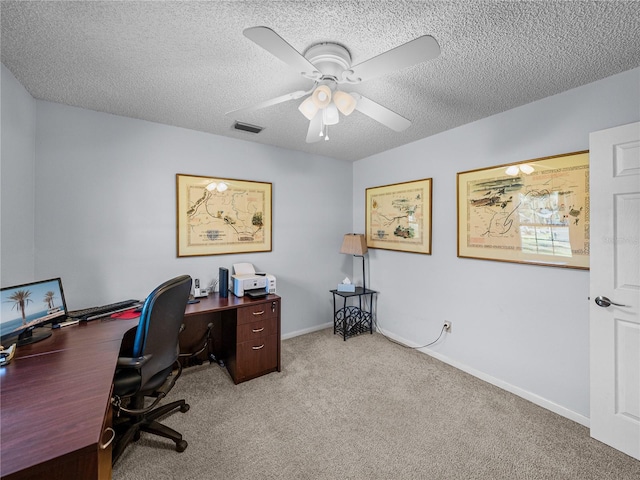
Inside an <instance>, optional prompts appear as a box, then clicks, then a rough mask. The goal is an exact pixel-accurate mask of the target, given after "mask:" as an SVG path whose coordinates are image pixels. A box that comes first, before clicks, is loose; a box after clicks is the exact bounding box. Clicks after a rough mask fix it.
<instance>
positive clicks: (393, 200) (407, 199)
mask: <svg viewBox="0 0 640 480" xmlns="http://www.w3.org/2000/svg"><path fill="white" fill-rule="evenodd" d="M431 185H432V179H431V178H426V179H423V180H415V181H412V182H406V183H395V184H393V185H384V186H381V187H372V188H367V190H366V203H365V205H366V227H365V230H366V238H367V247H369V248H381V249H386V250H398V251H401V252H411V253H424V254H427V255H430V254H431Z"/></svg>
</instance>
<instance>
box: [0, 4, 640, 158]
mask: <svg viewBox="0 0 640 480" xmlns="http://www.w3.org/2000/svg"><path fill="white" fill-rule="evenodd" d="M0 13H1V17H2V43H1V48H2V63H4V65H5V66H6V67H7V68H8V69H9V70H10V71H11V72H12V73H13V74H14V75H15V77H16V78H17V79H18V81H19V82H20V83H21V84H22V85H23V86H24V87H25V88H26V89H27V90H28V91H29V93H30V94H31V95H32V96H33V97H35V98H37V99H43V100H48V101H52V102H58V103H63V104H67V105H74V106H78V107H82V108H87V109H91V110H97V111H101V112H108V113H113V114H116V115H123V116H127V117H133V118H139V119H144V120H149V121H153V122H159V123H163V124H169V125H175V126H180V127H184V128H189V129H193V130H199V131H203V132H211V133H215V134H218V135H225V136H229V137H235V138H240V139H244V140H249V141H255V142H260V143H265V144H270V145H277V146H280V147H283V148H288V149H293V150H299V151H304V152H310V153H316V154H321V155H326V156H329V157H334V158H338V159H343V160H349V161H353V160H357V159H360V158H363V157H367V156H370V155H373V154H375V153H378V152H381V151H385V150H388V149H390V148H393V147H397V146H399V145H403V144H406V143H409V142H413V141H416V140H419V139H421V138H424V137H428V136H430V135H434V134H436V133H438V132H442V131H445V130H448V129H451V128H454V127H457V126H460V125H463V124H466V123H469V122H472V121H475V120H478V119H481V118H484V117H487V116H490V115H493V114H496V113H499V112H502V111H505V110H508V109H511V108H514V107H517V106H519V105H523V104H526V103H529V102H532V101H535V100H538V99H541V98H544V97H547V96H550V95H554V94H557V93H560V92H562V91H565V90H568V89H571V88H575V87H577V86H580V85H584V84H586V83H590V82H593V81H596V80H598V79H601V78H604V77H607V76H610V75H613V74H616V73H619V72H622V71H625V70H629V69H632V68H635V67H638V66H640V3H638V2H632V1H595V2H592V1H532V2H519V1H456V2H453V1H448V2H445V1H398V0H395V1H358V0H339V1H334V0H325V1H264V0H257V1H204V2H195V1H189V2H186V1H185V2H155V1H145V2H137V1H127V2H116V1H106V2H103V1H81V2H66V1H62V2H44V1H18V2H13V1H4V0H3V1H2V3H1V12H0ZM258 25H264V26H268V27H270V28H271V29H273V30H274V31H276V32H277V33H278V34H279V35H280V36H281V37H282V38H284V39H285V40H286V41H287V42H288V43H289V44H291V45H292V46H293V47H294V48H295V49H296V50H298V51H299V52H304V51H305V50H306V49H307V48H308V47H309V46H311V45H313V44H315V43H319V42H337V43H340V44H342V45H344V46H346V47H347V48H348V50H349V51H350V53H351V57H352V60H353V62H352V63H353V64H358V63H360V62H363V61H364V60H367V59H369V58H371V57H374V56H376V55H378V54H380V53H382V52H385V51H387V50H389V49H391V48H394V47H396V46H398V45H401V44H404V43H406V42H408V41H410V40H412V39H414V38H416V37H419V36H421V35H432V36H433V37H435V38H436V39H437V41H438V43H439V44H440V47H441V54H440V56H439V57H438V58H436V59H435V60H432V61H429V62H427V63H423V64H419V65H416V66H413V67H409V68H406V69H404V70H402V71H399V72H394V73H391V74H388V75H385V76H382V77H378V78H375V79H371V80H368V81H366V82H363V83H361V84H359V85H355V86H353V87H352V88H350V91H354V92H358V93H360V94H362V95H364V96H366V97H368V98H370V99H372V100H375V101H376V102H378V103H380V104H382V105H384V106H385V107H387V108H389V109H391V110H393V111H395V112H397V113H399V114H400V115H402V116H404V117H406V118H408V119H409V120H411V121H412V125H411V127H409V128H408V129H407V130H405V131H403V132H401V133H397V132H395V131H393V130H390V129H388V128H386V127H384V126H382V125H380V124H378V123H377V122H375V121H373V120H371V119H370V118H369V117H366V116H364V115H363V114H362V113H360V112H357V111H356V112H354V113H353V114H352V115H351V116H349V117H346V118H345V117H342V118H341V120H340V123H339V124H338V125H336V126H333V127H331V129H330V133H331V135H330V137H331V139H330V140H329V141H326V142H325V141H321V142H317V143H314V144H307V143H306V142H305V139H306V134H307V126H308V122H307V120H306V119H305V118H304V117H303V116H302V115H301V114H300V112H299V111H298V109H297V107H298V104H299V103H300V101H301V100H293V101H290V102H286V103H282V104H279V105H276V106H273V107H269V108H266V109H262V110H258V111H255V112H252V113H247V114H243V115H242V116H240V117H238V118H234V116H227V115H225V112H228V111H231V110H235V109H238V108H241V107H246V106H251V105H254V104H257V103H259V102H262V101H265V100H268V99H271V98H274V97H278V96H280V95H284V94H287V93H290V92H293V91H296V90H307V89H309V88H310V87H311V86H312V85H313V83H312V82H311V80H307V79H305V78H303V77H302V76H301V75H300V74H299V73H298V72H296V71H294V70H293V69H292V68H290V67H289V66H287V65H286V64H285V63H283V62H282V61H280V60H278V59H277V58H276V57H274V56H272V55H271V54H270V53H268V52H267V51H266V50H263V49H262V48H260V47H259V46H257V45H256V44H255V43H253V42H251V41H250V40H249V39H247V38H246V37H245V36H244V35H243V34H242V31H243V30H244V29H245V28H248V27H252V26H258ZM235 120H240V121H243V122H246V123H250V124H254V125H260V126H263V127H265V128H264V131H263V132H262V133H260V134H257V135H256V134H251V133H246V132H239V131H236V130H234V129H233V123H234V121H235Z"/></svg>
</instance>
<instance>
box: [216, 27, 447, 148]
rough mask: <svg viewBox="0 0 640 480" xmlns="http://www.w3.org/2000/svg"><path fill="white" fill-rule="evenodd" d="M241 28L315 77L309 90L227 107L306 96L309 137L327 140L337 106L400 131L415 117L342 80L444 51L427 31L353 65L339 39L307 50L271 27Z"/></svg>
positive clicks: (303, 108) (374, 74)
mask: <svg viewBox="0 0 640 480" xmlns="http://www.w3.org/2000/svg"><path fill="white" fill-rule="evenodd" d="M242 33H243V34H244V36H245V37H247V38H248V39H249V40H251V41H253V42H254V43H256V44H257V45H258V46H260V47H262V48H264V49H265V50H266V51H268V52H269V53H271V54H272V55H274V56H275V57H277V58H279V59H280V60H282V61H283V62H284V63H286V64H287V65H289V66H290V67H292V68H294V69H295V70H296V71H298V72H300V73H301V74H302V76H303V77H305V78H308V79H310V80H313V82H314V83H313V86H312V87H311V88H310V89H309V90H298V91H296V92H292V93H288V94H286V95H282V96H280V97H276V98H272V99H271V100H266V101H264V102H261V103H258V104H256V105H253V106H251V107H245V108H241V109H238V110H233V111H231V112H227V115H231V114H233V115H239V114H243V113H248V112H253V111H255V110H259V109H261V108H266V107H270V106H273V105H277V104H278V103H283V102H287V101H290V100H296V99H299V98H302V97H304V96H307V98H305V99H304V100H303V101H302V103H301V104H300V106H299V107H298V109H299V110H300V112H301V113H302V114H303V115H304V116H305V117H306V118H307V119H309V130H308V132H307V143H314V142H317V141H319V140H321V139H322V138H324V139H325V140H328V139H329V136H328V129H327V127H328V126H329V125H335V124H336V123H338V121H339V117H340V115H339V113H338V112H340V113H342V114H343V115H345V116H348V115H350V114H351V113H352V112H353V111H354V110H358V111H359V112H361V113H363V114H365V115H367V116H369V117H370V118H372V119H373V120H375V121H377V122H379V123H381V124H382V125H384V126H386V127H388V128H390V129H392V130H395V131H396V132H401V131H403V130H405V129H407V128H409V126H410V125H411V122H410V121H409V120H407V119H406V118H404V117H402V116H401V115H398V114H397V113H395V112H393V111H391V110H389V109H388V108H386V107H383V106H382V105H380V104H379V103H376V102H374V101H373V100H371V99H369V98H367V97H363V96H362V95H360V94H359V93H356V92H346V91H344V90H341V89H340V88H341V86H342V85H356V84H358V83H360V82H363V81H365V80H369V79H371V78H374V77H378V76H381V75H384V74H387V73H390V72H392V71H394V70H399V69H402V68H406V67H410V66H412V65H416V64H418V63H421V62H426V61H427V60H432V59H434V58H436V57H437V56H438V55H440V46H439V45H438V42H437V41H436V40H435V38H433V37H432V36H429V35H424V36H421V37H418V38H416V39H414V40H411V41H410V42H407V43H405V44H403V45H400V46H398V47H396V48H393V49H391V50H388V51H386V52H384V53H381V54H380V55H378V56H376V57H373V58H370V59H369V60H365V61H364V62H362V63H359V64H358V65H351V55H350V54H349V51H348V50H347V49H346V48H345V47H343V46H342V45H340V44H337V43H319V44H316V45H312V46H311V47H310V48H308V49H307V51H306V52H305V53H304V55H302V54H301V53H299V52H298V51H297V50H296V49H294V48H293V47H292V46H291V45H289V44H288V43H287V42H286V41H285V40H284V39H283V38H282V37H280V36H279V35H278V34H277V33H276V32H274V31H273V30H271V29H270V28H268V27H251V28H247V29H246V30H244V31H243V32H242Z"/></svg>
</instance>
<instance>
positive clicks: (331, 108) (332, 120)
mask: <svg viewBox="0 0 640 480" xmlns="http://www.w3.org/2000/svg"><path fill="white" fill-rule="evenodd" d="M338 121H340V115H338V109H337V108H336V106H335V105H334V104H333V103H330V104H329V105H327V108H325V109H324V110H322V123H324V124H325V125H335V124H336V123H338Z"/></svg>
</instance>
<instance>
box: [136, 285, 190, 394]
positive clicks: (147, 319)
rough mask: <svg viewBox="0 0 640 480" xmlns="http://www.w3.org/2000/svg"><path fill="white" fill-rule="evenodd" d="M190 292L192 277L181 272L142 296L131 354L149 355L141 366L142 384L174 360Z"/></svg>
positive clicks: (176, 355) (177, 352)
mask: <svg viewBox="0 0 640 480" xmlns="http://www.w3.org/2000/svg"><path fill="white" fill-rule="evenodd" d="M190 292H191V277H190V276H189V275H182V276H180V277H176V278H173V279H171V280H168V281H166V282H165V283H163V284H162V285H160V286H158V287H157V288H156V289H155V290H154V291H153V292H151V293H150V294H149V296H148V297H147V299H146V300H145V302H144V305H143V306H142V312H141V313H140V320H139V322H138V329H137V330H136V336H135V340H134V344H133V352H132V353H133V355H132V356H133V357H142V356H143V355H151V358H150V359H149V361H148V362H147V363H146V364H145V365H144V366H143V368H142V371H141V375H142V379H141V385H144V384H146V383H147V381H148V380H149V379H150V378H151V377H153V376H154V375H155V374H156V373H158V372H161V371H163V370H164V369H166V368H168V367H170V366H171V365H173V363H174V362H175V361H176V360H177V358H178V355H179V353H180V350H179V349H180V347H179V344H178V335H179V333H180V327H181V326H182V322H183V321H184V311H185V308H186V306H187V302H188V300H189V293H190Z"/></svg>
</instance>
